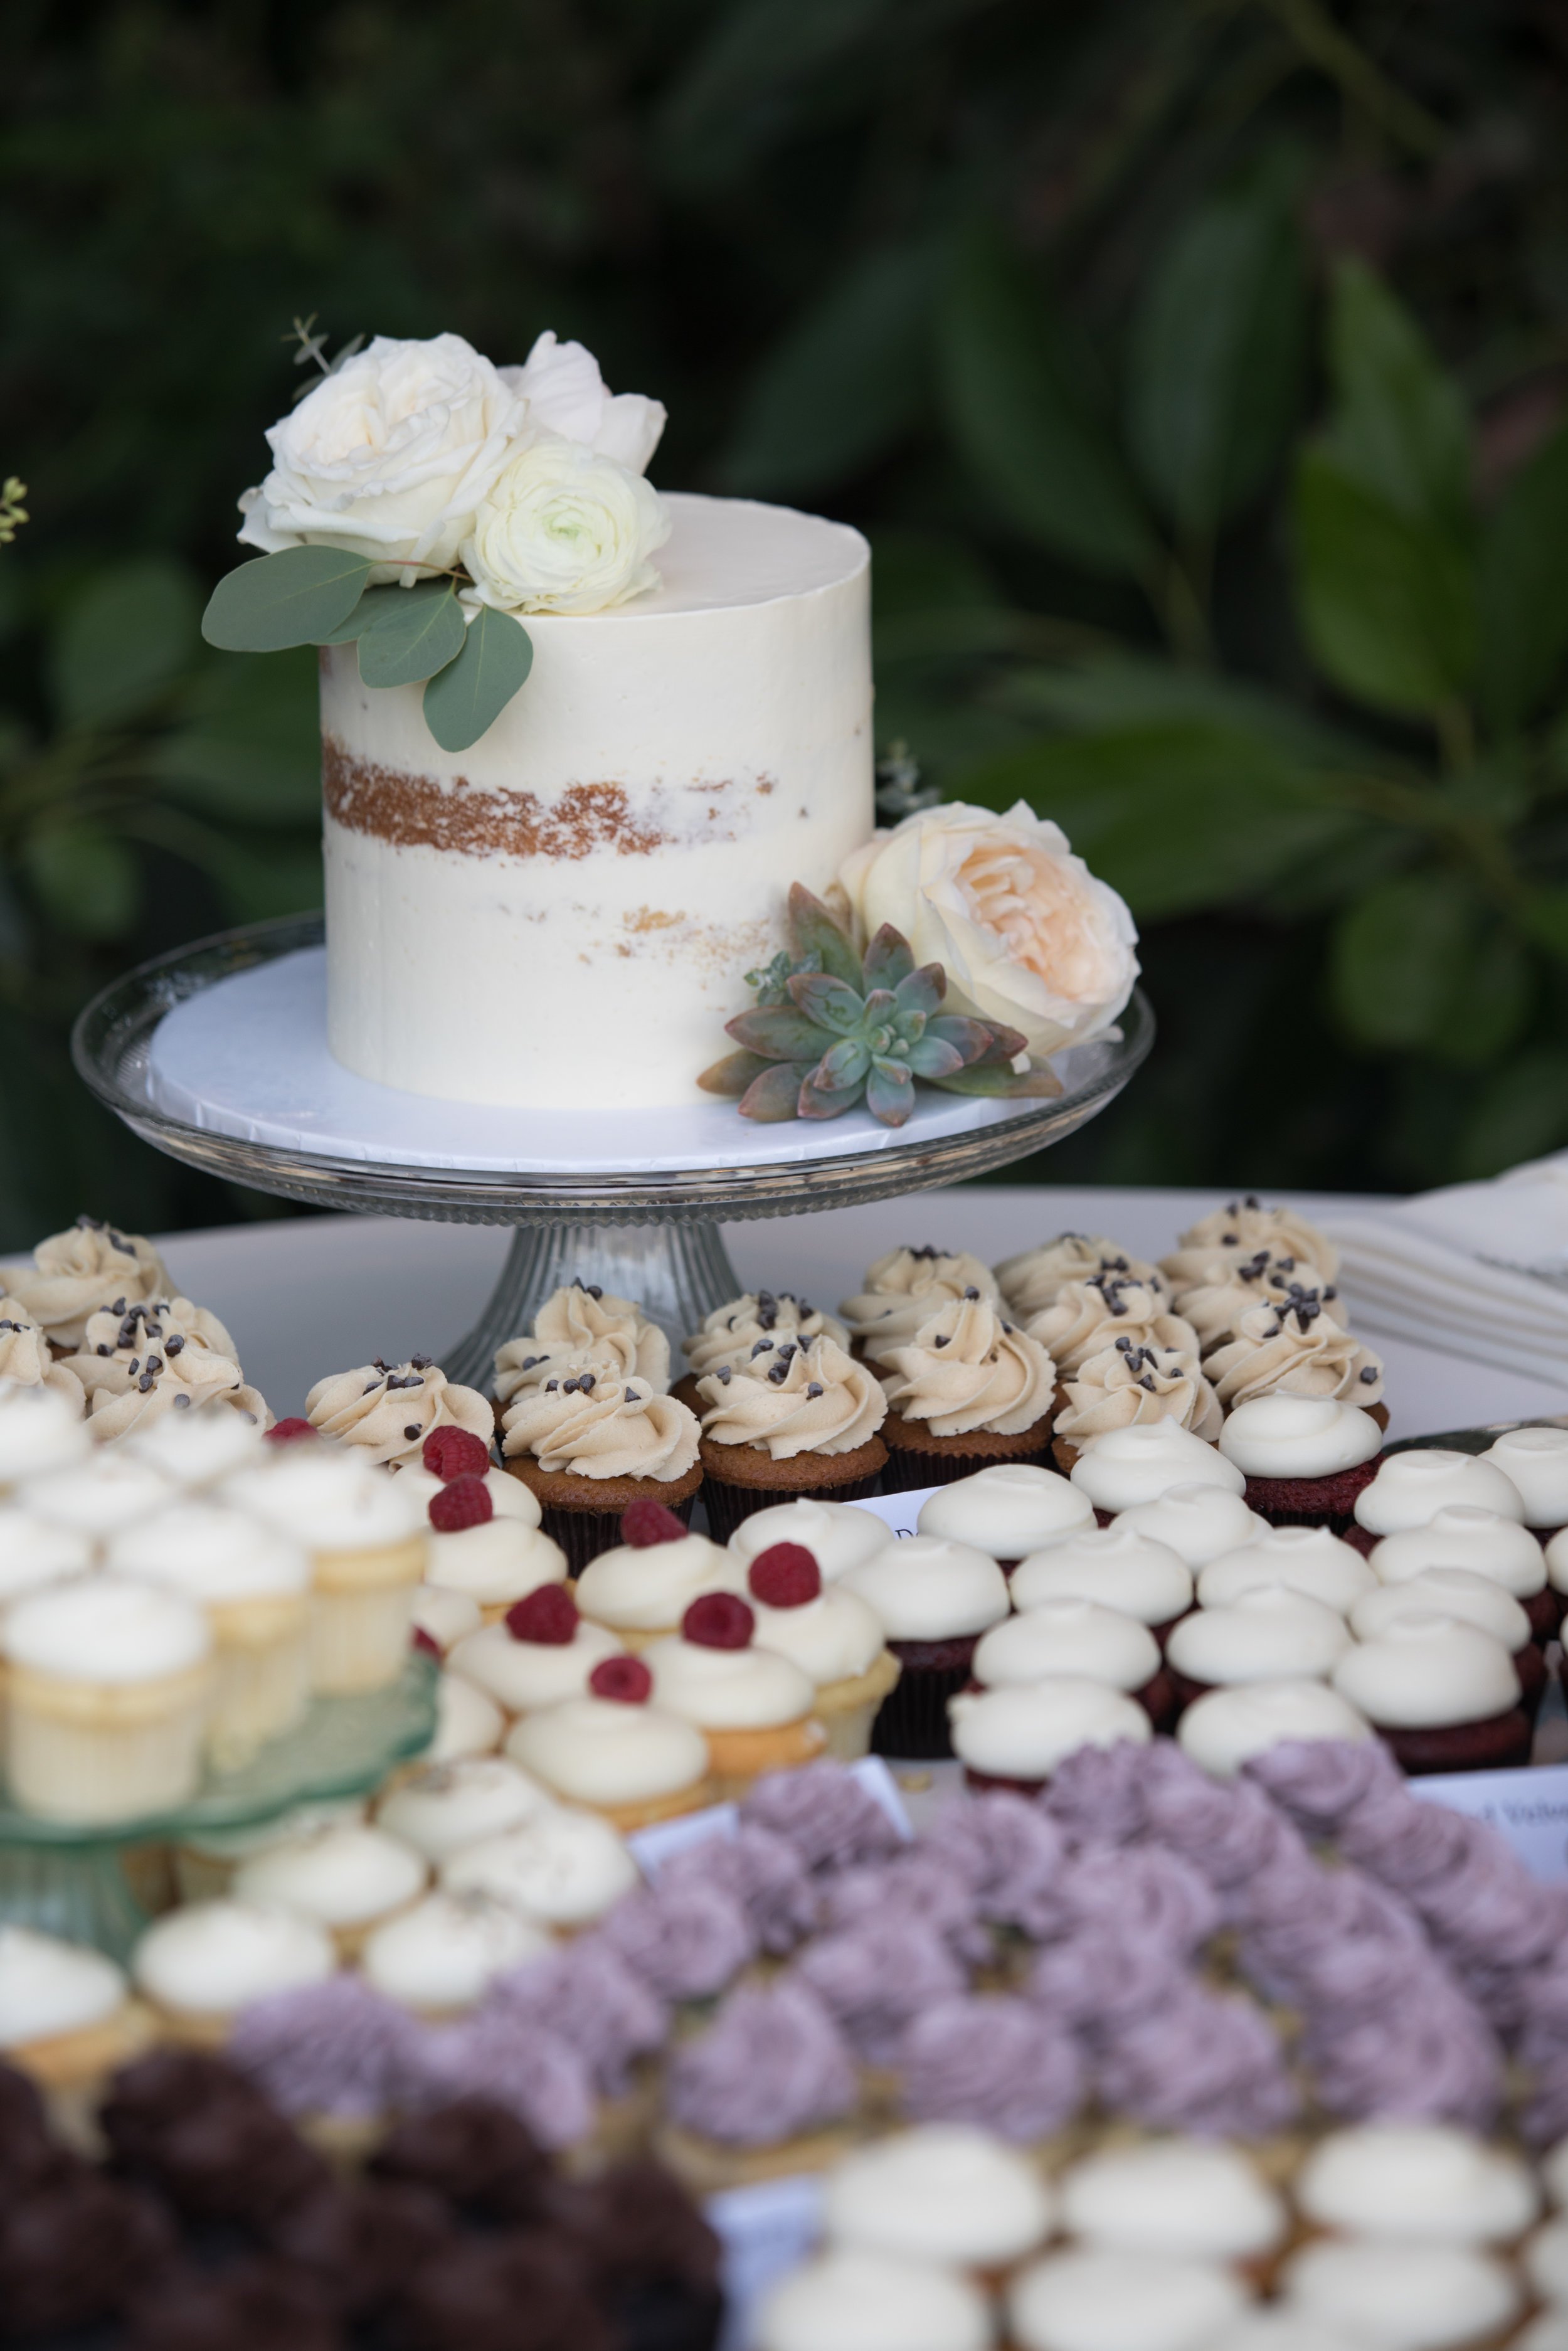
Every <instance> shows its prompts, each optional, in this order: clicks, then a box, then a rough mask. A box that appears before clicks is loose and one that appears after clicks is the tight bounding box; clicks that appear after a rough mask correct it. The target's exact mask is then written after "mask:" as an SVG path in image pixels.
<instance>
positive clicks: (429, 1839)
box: [376, 1755, 550, 1863]
mask: <svg viewBox="0 0 1568 2351" xmlns="http://www.w3.org/2000/svg"><path fill="white" fill-rule="evenodd" d="M549 1802H550V1798H549V1795H547V1793H546V1792H545V1791H544V1789H543V1788H541V1787H540V1786H539V1784H538V1781H537V1780H530V1779H529V1777H528V1773H527V1772H526V1771H519V1769H518V1767H517V1764H516V1763H513V1762H510V1761H508V1760H507V1757H506V1756H504V1755H469V1756H465V1757H463V1758H462V1759H461V1760H460V1761H457V1762H455V1763H425V1764H422V1765H421V1766H420V1767H419V1768H418V1769H417V1770H415V1771H413V1772H411V1773H410V1775H409V1777H408V1778H407V1779H406V1780H402V1781H400V1782H398V1784H397V1786H396V1787H395V1788H393V1789H392V1792H391V1793H390V1794H388V1795H386V1796H383V1797H382V1801H381V1803H380V1804H379V1805H378V1806H377V1808H376V1824H377V1826H378V1827H379V1828H382V1829H384V1830H385V1831H386V1833H387V1834H388V1835H389V1836H395V1837H399V1838H401V1839H402V1843H403V1844H408V1845H412V1846H413V1849H414V1851H415V1853H422V1854H423V1855H424V1858H425V1860H426V1861H428V1862H433V1863H440V1862H444V1861H445V1860H446V1859H447V1858H448V1856H449V1855H452V1854H455V1853H461V1852H462V1850H463V1848H464V1846H465V1845H470V1844H479V1843H480V1842H481V1840H482V1839H484V1838H486V1837H492V1836H499V1835H500V1834H502V1832H503V1831H504V1830H506V1829H513V1828H516V1827H517V1824H518V1823H519V1822H521V1821H526V1820H529V1819H531V1818H532V1816H533V1814H534V1813H538V1812H542V1811H543V1809H544V1807H545V1806H546V1805H547V1804H548V1803H549Z"/></svg>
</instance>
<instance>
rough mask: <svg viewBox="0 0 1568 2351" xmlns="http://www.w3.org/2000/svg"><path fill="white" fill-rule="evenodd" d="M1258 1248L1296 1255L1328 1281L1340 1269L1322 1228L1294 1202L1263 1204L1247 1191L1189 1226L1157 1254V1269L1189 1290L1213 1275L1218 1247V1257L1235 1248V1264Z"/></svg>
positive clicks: (1178, 1287) (1176, 1285) (1178, 1286)
mask: <svg viewBox="0 0 1568 2351" xmlns="http://www.w3.org/2000/svg"><path fill="white" fill-rule="evenodd" d="M1259 1249H1279V1250H1281V1251H1282V1252H1283V1254H1285V1255H1286V1256H1288V1257H1293V1258H1295V1259H1296V1260H1297V1261H1298V1263H1299V1264H1300V1265H1301V1266H1302V1267H1311V1268H1312V1270H1314V1271H1315V1272H1316V1273H1317V1274H1318V1275H1319V1276H1320V1277H1321V1279H1322V1280H1324V1281H1332V1280H1333V1278H1334V1276H1335V1274H1336V1273H1337V1272H1338V1271H1339V1251H1338V1249H1335V1247H1334V1245H1333V1241H1331V1240H1330V1239H1329V1238H1328V1235H1327V1234H1326V1233H1320V1232H1319V1230H1318V1228H1317V1227H1316V1226H1315V1225H1309V1224H1308V1222H1307V1220H1306V1218H1305V1217H1302V1216H1299V1215H1298V1214H1297V1212H1296V1210H1295V1209H1294V1208H1265V1207H1263V1206H1262V1205H1261V1203H1260V1201H1259V1200H1258V1198H1257V1196H1256V1195H1254V1194H1252V1193H1249V1194H1248V1196H1247V1197H1246V1198H1245V1199H1242V1200H1232V1201H1231V1202H1230V1203H1229V1205H1228V1207H1223V1208H1216V1210H1215V1211H1214V1214H1213V1215H1212V1216H1211V1217H1200V1218H1199V1220H1198V1222H1197V1224H1196V1225H1192V1226H1189V1227H1188V1228H1187V1230H1186V1232H1185V1233H1183V1234H1182V1235H1181V1236H1180V1238H1179V1239H1178V1240H1177V1243H1176V1249H1174V1250H1173V1251H1172V1253H1171V1255H1170V1256H1169V1257H1163V1258H1161V1259H1160V1271H1161V1272H1162V1273H1163V1274H1165V1275H1166V1279H1167V1280H1169V1282H1170V1284H1171V1286H1172V1288H1173V1289H1174V1290H1190V1289H1191V1288H1192V1287H1193V1285H1194V1283H1195V1282H1199V1281H1205V1280H1213V1279H1214V1276H1213V1275H1212V1274H1211V1273H1210V1272H1209V1271H1208V1269H1209V1268H1210V1267H1212V1266H1213V1265H1214V1264H1215V1262H1216V1256H1217V1252H1219V1253H1222V1255H1221V1257H1220V1262H1222V1263H1223V1261H1224V1259H1228V1257H1229V1256H1230V1254H1231V1252H1232V1251H1234V1252H1235V1254H1236V1259H1237V1262H1238V1263H1240V1262H1242V1261H1243V1260H1244V1259H1247V1258H1249V1257H1252V1256H1255V1255H1256V1253H1257V1252H1258V1250H1259Z"/></svg>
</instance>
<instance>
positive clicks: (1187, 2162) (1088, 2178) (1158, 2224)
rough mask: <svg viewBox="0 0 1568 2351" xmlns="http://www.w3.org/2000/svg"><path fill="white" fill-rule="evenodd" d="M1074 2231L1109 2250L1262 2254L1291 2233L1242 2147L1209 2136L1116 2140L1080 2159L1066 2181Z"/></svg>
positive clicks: (1240, 2257)
mask: <svg viewBox="0 0 1568 2351" xmlns="http://www.w3.org/2000/svg"><path fill="white" fill-rule="evenodd" d="M1061 2218H1062V2220H1063V2223H1064V2225H1065V2227H1066V2228H1067V2230H1068V2231H1069V2233H1070V2234H1071V2235H1072V2236H1074V2237H1078V2238H1081V2239H1082V2240H1083V2241H1085V2242H1087V2243H1089V2244H1093V2245H1100V2246H1103V2247H1104V2248H1105V2249H1106V2250H1108V2251H1113V2252H1131V2253H1160V2254H1166V2255H1172V2254H1174V2255H1176V2256H1177V2257H1178V2258H1179V2257H1196V2258H1197V2259H1198V2260H1202V2261H1218V2262H1239V2261H1249V2260H1255V2259H1257V2258H1258V2257H1259V2256H1260V2254H1264V2253H1267V2252H1271V2251H1272V2250H1273V2248H1274V2247H1275V2246H1276V2245H1278V2244H1279V2243H1280V2242H1281V2239H1282V2238H1283V2237H1284V2236H1285V2234H1286V2231H1287V2230H1288V2227H1289V2218H1288V2215H1287V2213H1286V2210H1285V2207H1284V2205H1283V2204H1282V2203H1281V2199H1280V2198H1279V2197H1278V2196H1277V2195H1276V2194H1275V2192H1274V2190H1273V2189H1272V2188H1271V2187H1270V2184H1269V2182H1268V2180H1267V2179H1265V2178H1264V2176H1263V2174H1262V2172H1261V2170H1260V2168H1259V2167H1258V2166H1257V2165H1256V2164H1255V2163H1253V2162H1251V2161H1250V2160H1249V2158H1248V2157H1247V2156H1246V2155H1244V2154H1243V2153H1242V2151H1241V2149H1240V2148H1239V2147H1226V2146H1224V2145H1220V2144H1210V2143H1207V2142H1205V2141H1203V2140H1201V2139H1196V2140H1195V2139H1165V2140H1161V2139H1153V2140H1150V2141H1148V2142H1147V2143H1146V2144H1145V2145H1144V2146H1141V2147H1104V2148H1103V2149H1101V2150H1100V2151H1099V2152H1098V2153H1096V2154H1093V2155H1089V2156H1086V2157H1085V2158H1083V2160H1082V2162H1081V2163H1075V2164H1074V2165H1073V2166H1072V2167H1071V2169H1070V2170H1069V2171H1068V2173H1067V2174H1066V2177H1065V2178H1064V2179H1063V2180H1062V2183H1061Z"/></svg>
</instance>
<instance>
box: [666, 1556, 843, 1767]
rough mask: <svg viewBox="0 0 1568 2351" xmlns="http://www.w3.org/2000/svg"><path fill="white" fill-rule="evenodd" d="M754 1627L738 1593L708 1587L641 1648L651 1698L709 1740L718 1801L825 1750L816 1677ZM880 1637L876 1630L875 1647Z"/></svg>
mask: <svg viewBox="0 0 1568 2351" xmlns="http://www.w3.org/2000/svg"><path fill="white" fill-rule="evenodd" d="M752 1573H753V1574H755V1573H757V1567H756V1563H755V1562H754V1563H753V1567H752ZM841 1596H842V1597H845V1598H847V1597H849V1596H850V1595H849V1594H843V1595H841ZM873 1623H874V1619H873ZM756 1629H757V1613H756V1611H755V1610H754V1609H753V1607H752V1606H751V1604H750V1603H749V1602H748V1601H746V1600H742V1599H741V1597H740V1595H739V1594H738V1593H734V1592H709V1593H704V1594H703V1596H702V1597H701V1598H700V1599H698V1600H694V1601H693V1603H692V1604H691V1606H690V1607H689V1608H688V1609H687V1611H686V1613H685V1616H684V1617H683V1618H682V1620H681V1629H680V1632H679V1633H678V1634H677V1635H674V1637H673V1638H669V1639H665V1640H663V1641H654V1642H653V1643H651V1644H650V1646H648V1647H647V1648H646V1649H645V1650H644V1651H643V1663H644V1664H645V1665H646V1666H647V1667H648V1670H649V1672H650V1673H651V1674H652V1675H653V1697H654V1699H655V1700H656V1702H657V1703H658V1704H659V1705H660V1706H662V1707H664V1708H667V1709H668V1711H669V1712H670V1713H672V1714H676V1715H679V1716H680V1717H681V1718H682V1719H683V1720H684V1721H686V1722H689V1723H692V1724H695V1727H696V1729H698V1730H700V1731H701V1733H702V1735H703V1737H704V1739H705V1740H706V1742H707V1750H708V1761H709V1764H710V1767H711V1769H712V1772H713V1781H714V1786H715V1788H716V1791H717V1792H718V1796H719V1798H720V1800H721V1801H723V1800H725V1799H727V1798H734V1797H740V1796H744V1795H746V1794H747V1793H748V1792H749V1791H750V1789H751V1787H752V1784H753V1782H755V1781H757V1780H758V1779H759V1778H760V1777H761V1776H762V1775H763V1773H764V1772H768V1771H786V1770H788V1769H789V1768H790V1767H791V1766H793V1765H796V1764H800V1763H810V1762H814V1761H816V1760H817V1758H818V1757H819V1756H821V1755H823V1754H825V1753H826V1751H827V1745H828V1740H827V1733H826V1731H825V1730H824V1729H823V1728H822V1725H821V1722H820V1721H819V1720H818V1719H817V1715H816V1712H815V1707H816V1700H817V1688H816V1684H815V1682H814V1681H813V1680H812V1678H811V1677H810V1674H809V1673H808V1672H807V1671H805V1670H804V1669H803V1667H801V1666H800V1665H797V1664H796V1663H795V1662H794V1660H793V1659H792V1658H791V1657H789V1656H785V1655H783V1654H781V1653H780V1652H779V1650H778V1649H776V1648H774V1649H765V1648H763V1647H762V1646H760V1645H759V1644H758V1643H756V1642H754V1640H753V1637H752V1636H753V1635H754V1633H755V1631H756ZM880 1639H881V1636H880V1633H879V1635H878V1644H879V1649H880Z"/></svg>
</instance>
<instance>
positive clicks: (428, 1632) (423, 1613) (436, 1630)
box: [413, 1480, 516, 1656]
mask: <svg viewBox="0 0 1568 2351" xmlns="http://www.w3.org/2000/svg"><path fill="white" fill-rule="evenodd" d="M513 1482H514V1483H515V1482H516V1481H515V1480H514V1481H513ZM484 1621H485V1620H484V1618H483V1617H482V1616H481V1614H480V1613H479V1603H478V1602H477V1601H476V1600H470V1598H469V1597H468V1594H467V1593H465V1592H448V1591H445V1590H444V1589H443V1587H442V1586H441V1585H439V1584H435V1583H421V1584H419V1585H418V1586H416V1588H415V1591H414V1595H413V1629H414V1631H415V1632H416V1633H423V1634H424V1635H425V1636H426V1637H427V1638H428V1639H429V1640H431V1641H433V1642H434V1645H435V1646H436V1647H437V1649H439V1650H440V1652H441V1654H442V1656H445V1655H446V1654H447V1652H448V1650H450V1649H455V1647H456V1646H457V1644H458V1642H459V1641H464V1640H466V1639H467V1637H468V1635H469V1634H470V1633H476V1632H477V1631H478V1630H479V1627H480V1625H482V1624H483V1623H484Z"/></svg>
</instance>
